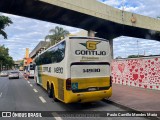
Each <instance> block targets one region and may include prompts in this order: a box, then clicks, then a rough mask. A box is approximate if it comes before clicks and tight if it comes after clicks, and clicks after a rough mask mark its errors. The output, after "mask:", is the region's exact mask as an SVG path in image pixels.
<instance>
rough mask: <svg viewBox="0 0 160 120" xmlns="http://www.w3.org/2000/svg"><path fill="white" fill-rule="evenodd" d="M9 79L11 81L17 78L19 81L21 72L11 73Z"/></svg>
mask: <svg viewBox="0 0 160 120" xmlns="http://www.w3.org/2000/svg"><path fill="white" fill-rule="evenodd" d="M8 78H9V79H11V78H17V79H19V72H17V71H12V72H9V75H8Z"/></svg>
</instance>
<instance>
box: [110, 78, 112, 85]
mask: <svg viewBox="0 0 160 120" xmlns="http://www.w3.org/2000/svg"><path fill="white" fill-rule="evenodd" d="M110 86H112V76H110Z"/></svg>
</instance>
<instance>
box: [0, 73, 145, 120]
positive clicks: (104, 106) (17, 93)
mask: <svg viewBox="0 0 160 120" xmlns="http://www.w3.org/2000/svg"><path fill="white" fill-rule="evenodd" d="M34 89H36V91H38V92H35V91H34ZM114 90H115V89H114ZM113 92H114V91H113ZM113 95H114V94H113ZM39 97H42V98H43V99H44V100H45V101H46V102H45V103H44V102H43V101H42V100H40V98H39ZM0 111H62V112H63V111H73V112H76V111H78V112H80V111H84V113H86V111H103V112H110V111H120V112H121V111H126V112H127V111H128V109H125V108H122V107H119V106H117V105H115V104H111V103H110V102H108V101H98V102H94V103H91V104H80V103H72V104H64V103H62V102H54V101H53V99H51V98H49V97H48V95H47V93H46V91H45V90H44V89H43V88H42V87H40V86H38V85H36V83H35V81H34V80H33V79H29V80H25V79H24V77H23V76H22V75H21V76H20V79H11V80H9V79H8V78H7V77H0ZM10 119H11V118H7V120H10ZM23 119H26V120H27V118H23ZM46 119H47V120H50V119H51V120H53V119H56V120H68V119H73V120H74V119H75V118H74V117H73V118H67V117H62V118H56V117H52V118H37V120H46ZM76 119H79V120H84V119H90V120H97V119H100V120H101V119H102V120H106V119H109V120H146V119H148V118H145V117H134V118H133V117H118V118H117V117H107V118H106V117H105V118H104V117H100V118H98V117H97V118H93V117H91V118H84V117H80V118H76ZM0 120H2V118H0ZM4 120H5V119H4ZM11 120H21V118H12V119H11ZM30 120H32V118H30ZM34 120H35V118H34Z"/></svg>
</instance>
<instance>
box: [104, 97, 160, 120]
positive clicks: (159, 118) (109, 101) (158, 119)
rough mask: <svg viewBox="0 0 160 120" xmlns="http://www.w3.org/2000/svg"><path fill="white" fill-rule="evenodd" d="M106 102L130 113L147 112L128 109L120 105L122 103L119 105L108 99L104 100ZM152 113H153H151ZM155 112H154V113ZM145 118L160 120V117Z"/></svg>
mask: <svg viewBox="0 0 160 120" xmlns="http://www.w3.org/2000/svg"><path fill="white" fill-rule="evenodd" d="M103 101H104V102H107V103H109V104H112V105H115V106H117V107H119V108H122V109H124V110H126V111H128V112H136V113H139V114H140V113H146V112H147V111H142V112H141V111H138V110H136V109H133V108H130V107H127V106H125V105H122V104H120V103H117V102H115V101H111V100H108V99H104V100H103ZM151 112H152V111H151ZM153 112H154V111H153ZM144 118H147V119H150V120H160V117H149V116H146V117H144Z"/></svg>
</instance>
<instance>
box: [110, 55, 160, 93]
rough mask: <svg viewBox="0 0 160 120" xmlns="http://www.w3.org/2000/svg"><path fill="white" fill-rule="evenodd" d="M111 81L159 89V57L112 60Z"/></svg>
mask: <svg viewBox="0 0 160 120" xmlns="http://www.w3.org/2000/svg"><path fill="white" fill-rule="evenodd" d="M112 76H113V83H117V84H123V85H129V86H135V87H142V88H148V89H156V90H160V57H157V58H139V59H124V60H114V61H113V62H112Z"/></svg>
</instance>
